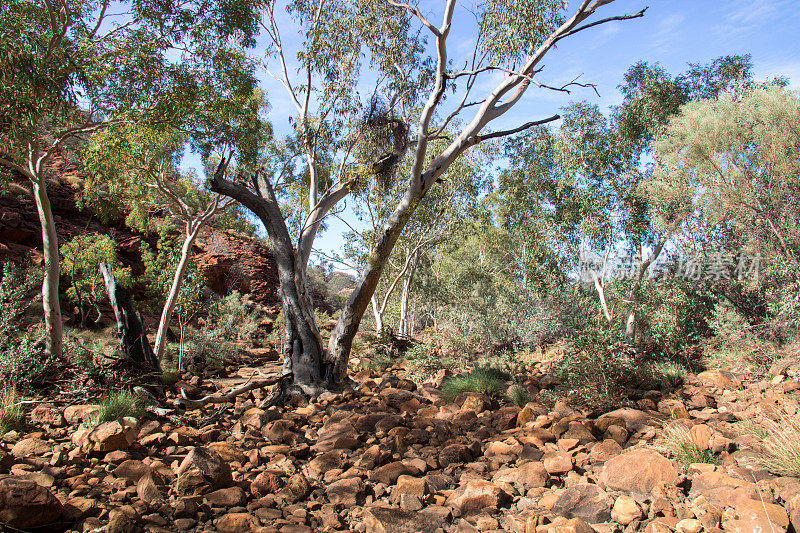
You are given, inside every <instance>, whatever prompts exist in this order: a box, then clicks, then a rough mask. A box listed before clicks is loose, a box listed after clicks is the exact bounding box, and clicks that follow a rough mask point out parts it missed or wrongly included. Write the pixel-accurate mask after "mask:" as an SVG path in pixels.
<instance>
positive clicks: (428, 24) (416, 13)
mask: <svg viewBox="0 0 800 533" xmlns="http://www.w3.org/2000/svg"><path fill="white" fill-rule="evenodd" d="M389 5H393V6H395V7H401V8H403V9H407V10H409V11H410V12H411V13H413V14H414V16H416V17H417V18H418V19H419V20H420V21H421V22H422V24H424V25H425V27H426V28H428V29H429V30H431V32H432V33H433V34H434V35H435V36H436V37H441V36H442V32H441V30H440V29H439V28H437V27H436V26H434V25H433V23H431V21H429V20H428V19H426V18H425V17H424V16H423V15H422V13H421V12H420V10H419V8H417V7H415V6H412V5H409V4H406V3H404V2H394V1H393V0H389Z"/></svg>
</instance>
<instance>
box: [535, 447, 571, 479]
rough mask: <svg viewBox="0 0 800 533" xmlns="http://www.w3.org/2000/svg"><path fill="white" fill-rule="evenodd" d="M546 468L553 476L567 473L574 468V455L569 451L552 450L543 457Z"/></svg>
mask: <svg viewBox="0 0 800 533" xmlns="http://www.w3.org/2000/svg"><path fill="white" fill-rule="evenodd" d="M542 463H543V464H544V468H545V470H547V473H548V474H550V475H551V476H557V475H560V474H566V473H567V472H569V471H570V470H572V456H571V455H570V454H569V453H567V452H550V453H546V454H544V457H543V458H542Z"/></svg>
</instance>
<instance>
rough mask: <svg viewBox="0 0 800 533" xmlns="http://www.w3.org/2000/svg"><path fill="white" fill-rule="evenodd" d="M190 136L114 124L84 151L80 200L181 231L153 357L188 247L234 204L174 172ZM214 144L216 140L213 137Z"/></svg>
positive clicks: (160, 349) (135, 223)
mask: <svg viewBox="0 0 800 533" xmlns="http://www.w3.org/2000/svg"><path fill="white" fill-rule="evenodd" d="M255 107H256V108H258V105H256V106H255ZM193 118H194V117H193ZM194 133H195V135H197V134H198V133H199V132H197V131H195V132H194ZM214 133H216V131H215V132H214ZM194 139H195V140H196V139H197V137H196V136H195V138H194ZM189 140H190V138H189V136H188V135H187V134H186V133H184V132H182V131H179V130H175V129H164V128H158V129H156V128H148V127H146V126H142V125H130V124H123V125H114V126H110V127H108V128H106V129H105V130H103V131H100V132H97V133H95V134H94V135H92V137H91V140H90V143H89V145H88V146H87V147H86V149H85V150H84V154H83V162H84V167H85V169H86V179H85V181H84V189H83V195H82V199H83V202H84V203H88V204H90V205H93V206H95V211H96V212H99V214H100V215H101V216H105V217H109V216H114V215H117V214H119V213H118V211H120V210H124V211H125V212H126V213H127V217H126V221H127V223H128V225H129V226H131V227H133V228H135V229H137V230H139V231H142V232H147V231H149V230H151V229H152V228H153V226H154V225H157V224H161V225H162V226H166V227H164V228H161V231H162V232H163V231H169V229H171V228H172V227H174V226H176V225H177V226H178V228H180V231H181V233H182V234H183V242H182V244H181V246H180V253H179V254H178V258H177V261H176V263H175V264H174V270H173V271H172V272H171V278H172V279H171V283H169V284H167V286H166V287H165V288H166V293H165V298H164V306H163V308H162V310H161V318H160V320H159V323H158V330H157V332H156V340H155V347H154V353H155V356H156V358H157V359H158V360H161V359H162V357H163V355H164V350H165V347H166V341H167V330H168V328H169V326H170V322H171V320H172V315H173V311H174V310H175V306H176V304H177V303H178V301H179V297H180V292H181V288H182V284H183V280H184V277H185V274H186V270H187V266H188V264H189V261H190V259H191V254H192V246H193V245H194V242H195V240H196V239H197V236H198V235H199V233H200V230H202V229H203V228H204V227H206V226H207V225H208V224H210V223H211V222H212V221H213V220H214V219H215V218H219V215H221V214H223V213H226V212H227V211H228V210H229V208H231V207H232V206H233V200H231V199H229V198H223V197H222V196H221V195H219V194H211V193H209V192H207V191H206V190H205V188H204V187H203V185H202V183H199V180H198V179H197V177H195V176H193V175H192V174H190V173H185V172H181V171H180V170H179V165H180V159H181V155H182V154H183V151H184V147H185V145H186V144H187V143H188V142H189ZM248 141H250V142H257V141H256V140H254V139H248ZM214 142H219V138H217V137H214ZM154 219H158V220H154Z"/></svg>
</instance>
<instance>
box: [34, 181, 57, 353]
mask: <svg viewBox="0 0 800 533" xmlns="http://www.w3.org/2000/svg"><path fill="white" fill-rule="evenodd" d="M30 181H31V185H32V186H33V197H34V200H35V201H36V211H37V212H38V213H39V222H40V223H41V226H42V253H43V255H44V282H43V283H42V307H43V310H44V326H45V332H46V343H47V352H48V353H49V354H50V355H54V356H60V355H61V353H62V351H63V338H64V326H63V324H62V321H61V304H60V302H59V299H58V280H59V275H60V259H59V255H58V233H56V225H55V221H54V220H53V211H52V209H51V208H50V199H49V198H48V197H47V184H46V182H45V179H44V176H41V175H37V176H35V177H33V178H30Z"/></svg>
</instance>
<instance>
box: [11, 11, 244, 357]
mask: <svg viewBox="0 0 800 533" xmlns="http://www.w3.org/2000/svg"><path fill="white" fill-rule="evenodd" d="M254 5H255V4H254V3H250V2H247V1H244V2H236V3H235V4H231V3H229V2H224V1H221V2H216V1H214V0H201V1H200V2H192V3H184V2H172V1H170V0H168V1H166V2H161V3H158V4H150V3H147V2H138V1H135V2H113V3H112V2H110V1H109V0H101V1H96V0H61V1H59V2H57V3H56V2H51V1H50V0H43V1H41V2H34V1H29V0H10V1H8V2H3V3H2V5H0V49H2V50H3V52H2V54H0V168H4V169H5V170H6V171H7V172H9V171H10V172H13V173H18V174H19V175H20V176H23V177H25V178H27V179H28V180H29V181H30V182H31V185H32V188H33V195H34V199H35V201H36V206H37V211H38V213H39V220H40V222H41V226H42V241H43V253H44V263H45V279H44V283H43V286H42V295H43V306H44V318H45V327H46V331H47V350H48V351H49V352H50V353H51V354H54V355H59V354H60V353H61V351H62V337H63V332H62V322H61V311H60V307H59V295H58V277H59V276H58V275H59V256H58V236H57V231H56V222H55V220H54V218H53V214H52V209H51V207H50V202H49V199H48V196H47V181H46V178H47V164H48V161H49V160H50V159H51V158H52V157H53V155H55V154H56V153H57V152H58V151H59V150H61V149H63V148H64V147H65V146H67V145H68V144H70V141H72V140H75V139H82V138H85V136H87V135H89V134H91V133H93V132H97V131H99V130H102V129H104V128H106V127H108V126H109V125H112V124H121V123H129V122H143V123H160V124H165V123H172V122H176V121H177V122H178V123H180V122H182V121H183V118H184V116H185V114H186V112H187V110H191V109H192V108H193V107H194V106H195V103H196V102H197V100H198V99H199V98H202V97H203V96H204V91H208V90H211V91H215V90H218V89H220V88H228V89H231V88H237V87H238V88H237V89H236V90H237V91H244V92H245V93H247V92H250V91H251V90H252V85H253V82H254V79H253V78H252V76H251V72H250V71H249V70H248V68H247V65H246V61H244V56H243V54H242V53H241V51H240V50H239V46H238V45H234V44H233V43H235V42H236V41H238V42H239V43H242V44H250V43H251V42H252V39H253V32H254V31H255V27H254V22H253V20H254V19H253V18H252V17H248V13H249V14H251V15H252V11H253V8H254ZM198 78H204V79H205V80H207V81H210V82H212V83H201V82H199V81H198ZM218 111H220V112H222V110H218ZM209 116H213V115H209Z"/></svg>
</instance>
